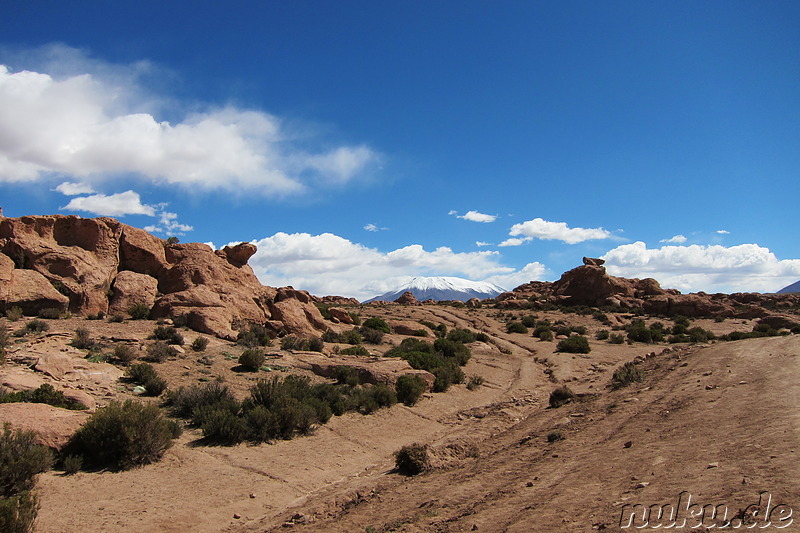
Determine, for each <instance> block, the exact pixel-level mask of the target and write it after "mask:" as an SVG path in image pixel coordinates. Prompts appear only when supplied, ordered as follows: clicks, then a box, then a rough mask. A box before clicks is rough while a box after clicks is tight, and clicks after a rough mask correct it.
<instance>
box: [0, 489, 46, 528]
mask: <svg viewBox="0 0 800 533" xmlns="http://www.w3.org/2000/svg"><path fill="white" fill-rule="evenodd" d="M38 513H39V496H38V495H37V494H36V493H35V492H33V491H29V490H26V491H23V492H20V493H19V494H15V495H14V496H11V497H9V498H0V531H2V532H3V533H30V532H32V531H33V523H34V522H35V521H36V515H37V514H38Z"/></svg>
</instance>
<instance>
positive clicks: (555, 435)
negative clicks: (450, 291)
mask: <svg viewBox="0 0 800 533" xmlns="http://www.w3.org/2000/svg"><path fill="white" fill-rule="evenodd" d="M560 440H564V434H563V433H562V432H561V430H560V429H554V430H553V431H550V432H549V433H548V434H547V442H549V443H551V444H552V443H554V442H558V441H560Z"/></svg>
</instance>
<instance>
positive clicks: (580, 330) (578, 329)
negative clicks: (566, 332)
mask: <svg viewBox="0 0 800 533" xmlns="http://www.w3.org/2000/svg"><path fill="white" fill-rule="evenodd" d="M570 329H571V330H572V333H577V334H578V335H586V332H587V329H586V326H571V327H570Z"/></svg>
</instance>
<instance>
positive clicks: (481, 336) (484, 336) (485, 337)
mask: <svg viewBox="0 0 800 533" xmlns="http://www.w3.org/2000/svg"><path fill="white" fill-rule="evenodd" d="M475 340H476V341H478V342H489V335H487V334H486V333H483V332H481V333H478V334H477V335H475Z"/></svg>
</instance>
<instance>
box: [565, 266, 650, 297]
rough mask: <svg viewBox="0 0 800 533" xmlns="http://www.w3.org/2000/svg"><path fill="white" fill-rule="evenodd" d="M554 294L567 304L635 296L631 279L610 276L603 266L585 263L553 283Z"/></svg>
mask: <svg viewBox="0 0 800 533" xmlns="http://www.w3.org/2000/svg"><path fill="white" fill-rule="evenodd" d="M553 294H554V295H555V296H556V297H559V298H560V300H561V301H563V302H564V303H566V304H567V305H592V306H600V305H604V303H605V301H606V299H607V298H609V297H611V296H617V297H622V298H633V297H634V296H635V294H636V291H635V289H634V286H633V283H632V282H631V280H627V279H624V278H616V277H614V276H609V275H608V274H607V273H606V269H605V268H604V267H602V266H595V265H589V264H587V265H583V266H579V267H577V268H573V269H572V270H569V271H567V272H564V274H562V276H561V279H559V280H558V281H556V282H555V283H553Z"/></svg>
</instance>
